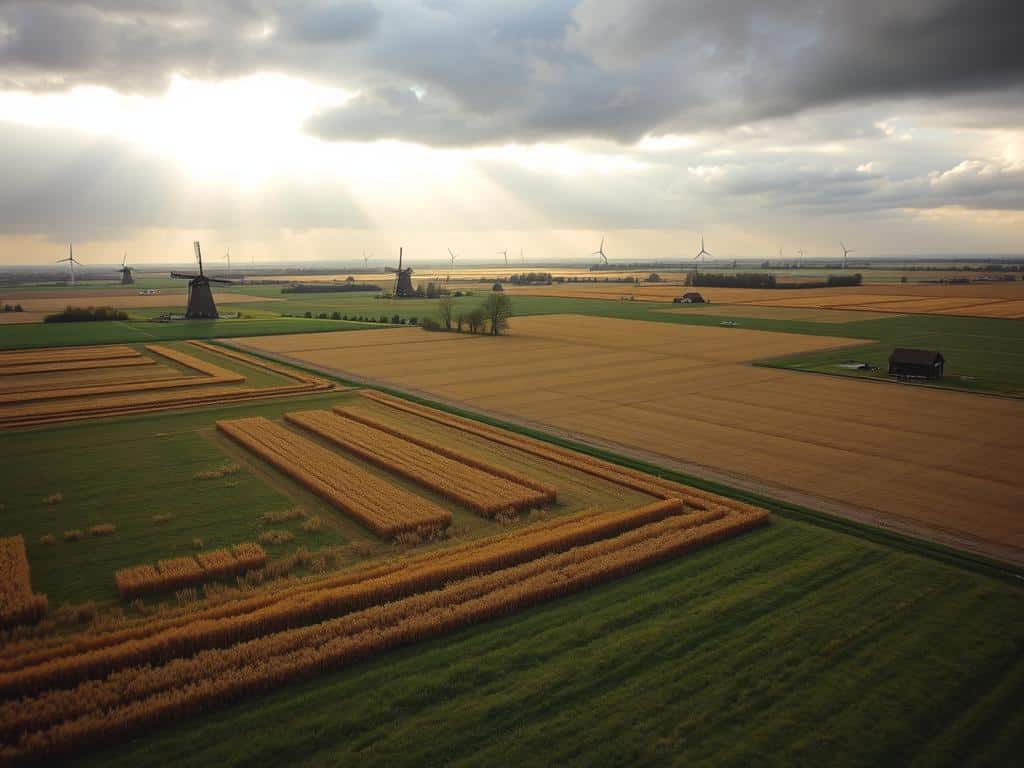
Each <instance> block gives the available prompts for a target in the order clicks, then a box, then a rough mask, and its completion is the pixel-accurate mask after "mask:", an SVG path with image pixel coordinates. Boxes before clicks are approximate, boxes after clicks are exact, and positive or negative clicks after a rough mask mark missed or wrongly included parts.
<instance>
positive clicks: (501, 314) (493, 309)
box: [482, 293, 512, 336]
mask: <svg viewBox="0 0 1024 768" xmlns="http://www.w3.org/2000/svg"><path fill="white" fill-rule="evenodd" d="M482 309H483V310H484V315H485V316H486V317H487V319H488V320H489V321H490V324H491V335H492V336H500V335H501V332H502V331H503V330H505V329H506V328H508V319H509V318H510V317H512V300H511V299H510V298H509V297H508V296H506V295H505V294H504V293H491V294H488V296H487V298H486V299H484V304H483V307H482Z"/></svg>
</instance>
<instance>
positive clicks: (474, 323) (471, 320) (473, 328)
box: [466, 296, 506, 333]
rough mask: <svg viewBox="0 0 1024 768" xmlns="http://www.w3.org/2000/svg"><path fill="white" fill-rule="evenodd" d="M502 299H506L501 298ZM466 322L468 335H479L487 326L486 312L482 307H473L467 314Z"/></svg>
mask: <svg viewBox="0 0 1024 768" xmlns="http://www.w3.org/2000/svg"><path fill="white" fill-rule="evenodd" d="M502 298H506V297H504V296H503V297H502ZM466 322H467V323H468V324H469V332H470V333H480V332H482V331H483V330H484V327H485V326H486V325H487V312H486V311H485V310H484V308H483V307H482V306H481V307H474V308H473V309H471V310H470V311H469V314H468V315H466Z"/></svg>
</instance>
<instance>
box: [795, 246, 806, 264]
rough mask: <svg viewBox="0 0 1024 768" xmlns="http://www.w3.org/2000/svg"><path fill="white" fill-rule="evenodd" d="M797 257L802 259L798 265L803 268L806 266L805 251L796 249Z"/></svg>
mask: <svg viewBox="0 0 1024 768" xmlns="http://www.w3.org/2000/svg"><path fill="white" fill-rule="evenodd" d="M796 255H797V256H799V257H800V261H799V262H797V263H798V264H799V265H800V266H801V267H802V266H803V265H804V249H803V248H797V249H796Z"/></svg>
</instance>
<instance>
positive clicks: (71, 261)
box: [57, 243, 82, 288]
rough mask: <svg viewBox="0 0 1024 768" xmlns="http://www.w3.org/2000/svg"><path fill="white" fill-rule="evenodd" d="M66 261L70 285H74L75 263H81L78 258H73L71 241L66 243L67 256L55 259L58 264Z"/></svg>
mask: <svg viewBox="0 0 1024 768" xmlns="http://www.w3.org/2000/svg"><path fill="white" fill-rule="evenodd" d="M65 261H66V262H67V263H68V268H69V269H70V270H71V287H72V288H74V287H75V264H81V263H82V262H80V261H79V260H78V259H76V258H75V252H74V250H73V249H72V247H71V243H68V257H67V258H66V259H57V263H58V264H63V263H64V262H65Z"/></svg>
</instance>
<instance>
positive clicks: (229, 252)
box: [224, 248, 231, 279]
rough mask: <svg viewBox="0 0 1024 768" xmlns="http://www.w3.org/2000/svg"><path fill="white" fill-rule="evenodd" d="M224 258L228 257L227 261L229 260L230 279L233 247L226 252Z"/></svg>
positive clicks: (229, 275)
mask: <svg viewBox="0 0 1024 768" xmlns="http://www.w3.org/2000/svg"><path fill="white" fill-rule="evenodd" d="M224 258H225V259H227V262H228V278H229V279H230V277H231V249H230V248H228V249H227V250H226V251H225V252H224Z"/></svg>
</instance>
